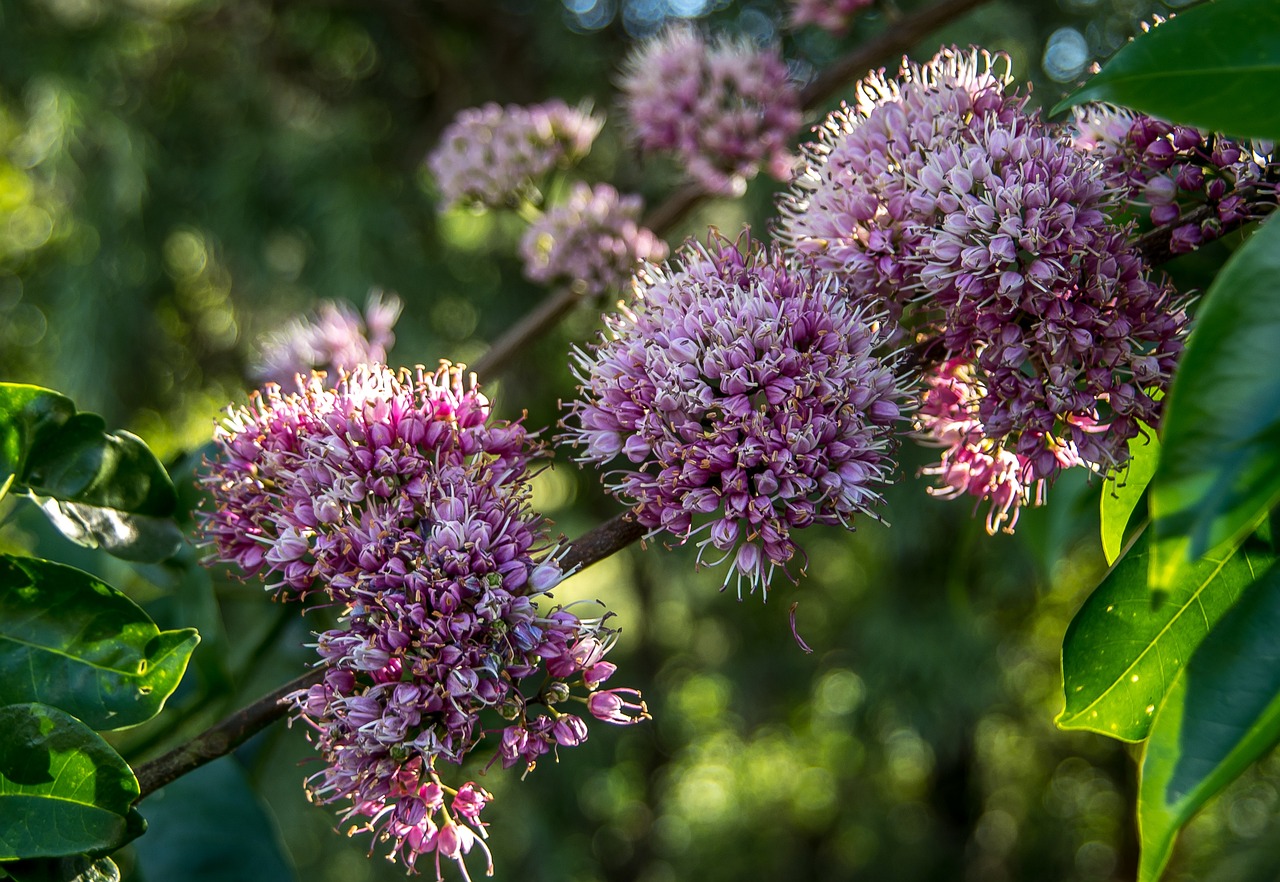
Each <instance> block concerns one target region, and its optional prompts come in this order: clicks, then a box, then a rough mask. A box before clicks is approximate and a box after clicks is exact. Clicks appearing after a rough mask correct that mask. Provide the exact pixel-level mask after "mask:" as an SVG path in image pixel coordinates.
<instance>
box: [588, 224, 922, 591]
mask: <svg viewBox="0 0 1280 882" xmlns="http://www.w3.org/2000/svg"><path fill="white" fill-rule="evenodd" d="M605 322H606V325H607V327H608V330H609V336H608V337H605V338H602V339H601V340H600V342H599V343H597V344H596V345H595V346H593V347H591V349H590V350H589V351H582V350H578V351H576V353H575V356H574V357H575V359H576V361H577V363H578V364H577V368H576V375H577V377H578V379H579V380H580V382H581V386H580V389H581V390H582V395H581V398H580V400H578V401H576V402H574V403H573V404H571V405H570V407H569V414H568V416H567V417H566V418H565V421H564V425H565V428H566V429H567V430H568V434H567V438H568V440H570V441H572V442H573V443H574V445H575V446H581V447H582V448H583V453H582V456H581V459H582V460H583V461H587V462H593V463H597V464H603V463H606V462H609V461H610V460H614V459H621V460H623V463H622V465H621V467H620V468H618V469H616V470H615V471H613V472H610V473H609V474H608V475H607V478H608V479H610V483H609V490H610V492H612V493H614V494H615V495H616V496H618V497H619V498H620V499H622V500H624V501H625V502H627V503H628V504H629V505H631V506H632V507H633V509H634V511H635V512H636V516H637V518H638V519H639V521H640V523H641V524H643V525H644V526H645V527H647V528H648V529H649V530H650V532H651V534H656V533H658V532H665V533H667V534H668V535H670V536H672V537H674V538H675V539H676V540H678V541H679V542H681V543H683V542H685V541H687V540H688V539H690V538H692V537H694V536H696V535H700V534H701V535H702V537H703V538H702V539H701V540H700V541H699V543H698V545H699V547H700V549H701V551H700V553H699V559H700V560H701V558H702V557H703V556H704V555H706V554H708V553H709V551H711V550H714V552H716V553H718V555H719V557H720V560H721V561H725V560H729V561H731V563H730V569H729V573H728V574H727V575H726V579H725V582H726V584H727V583H728V581H729V579H731V578H734V576H735V575H736V576H737V578H738V580H739V591H740V590H741V584H740V583H741V580H743V579H745V580H746V582H747V584H748V587H749V588H750V589H751V590H754V589H755V588H756V587H757V586H765V585H766V584H767V582H768V580H769V578H770V576H771V575H772V573H773V572H774V570H775V569H776V568H778V567H783V568H784V570H785V567H786V566H787V564H788V563H789V562H790V561H791V560H792V558H793V557H794V555H795V552H796V551H797V545H796V543H795V541H794V540H793V539H792V537H791V533H792V531H793V530H794V529H798V528H801V527H805V526H808V525H809V524H812V523H824V524H843V525H845V526H846V527H849V528H850V529H852V518H853V516H854V515H855V514H857V513H869V512H870V511H871V510H872V509H873V508H874V507H875V506H876V504H877V503H878V502H879V501H880V492H879V488H880V486H882V485H883V484H884V483H885V482H886V481H887V479H888V476H889V474H890V472H891V471H892V470H893V467H894V466H893V461H892V459H891V457H890V450H891V448H892V446H893V441H892V435H893V427H894V425H895V423H896V422H897V420H898V419H899V400H900V397H901V394H902V392H901V390H900V389H899V385H898V381H897V379H896V378H895V375H894V366H895V361H894V359H893V358H892V357H890V358H887V359H882V358H881V356H880V355H879V354H878V352H877V350H878V348H879V347H880V345H881V344H882V343H883V342H884V341H885V339H886V336H887V334H888V333H889V330H888V328H887V327H886V326H885V324H884V323H883V322H882V321H881V320H880V316H878V315H876V314H875V313H874V312H872V311H871V310H870V309H868V308H864V307H858V306H855V305H854V304H852V303H851V302H850V298H849V297H848V296H847V294H846V293H845V292H844V291H843V290H842V289H841V288H840V286H839V284H838V282H837V280H836V279H834V278H833V277H831V276H828V275H825V274H822V273H820V272H818V271H816V270H814V269H813V268H812V267H809V266H807V265H803V264H793V263H788V262H787V261H786V260H785V259H784V258H783V257H782V255H781V254H780V253H779V252H778V251H776V250H770V251H766V249H765V248H764V247H763V246H761V245H759V244H758V243H754V242H752V241H750V240H749V239H747V238H746V237H745V236H744V237H743V239H741V240H740V241H739V242H737V243H734V242H731V241H728V240H726V239H720V238H712V239H711V240H710V242H709V243H708V244H707V246H705V247H704V246H702V245H699V244H691V245H689V246H687V247H686V248H685V249H684V250H683V251H682V252H681V254H680V255H679V258H678V259H677V260H675V261H672V262H671V263H670V264H668V265H667V266H665V267H662V268H659V267H652V268H647V269H646V270H645V271H644V272H643V273H641V274H640V275H639V276H637V279H636V296H635V299H634V300H633V301H632V303H631V304H630V305H629V306H628V307H626V308H625V309H624V310H623V311H622V312H621V313H618V314H616V315H612V316H608V317H606V319H605Z"/></svg>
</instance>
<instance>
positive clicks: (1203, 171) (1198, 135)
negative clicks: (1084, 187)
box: [1075, 104, 1277, 254]
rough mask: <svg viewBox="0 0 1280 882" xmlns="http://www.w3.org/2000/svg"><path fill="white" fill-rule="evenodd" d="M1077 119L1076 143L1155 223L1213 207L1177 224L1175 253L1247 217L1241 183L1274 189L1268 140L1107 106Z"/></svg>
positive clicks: (1096, 107)
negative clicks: (1250, 140) (1247, 139)
mask: <svg viewBox="0 0 1280 882" xmlns="http://www.w3.org/2000/svg"><path fill="white" fill-rule="evenodd" d="M1075 123H1076V129H1077V133H1076V138H1075V143H1076V146H1077V147H1078V148H1080V149H1082V150H1086V151H1093V152H1095V153H1096V154H1097V155H1098V156H1099V157H1100V158H1101V160H1102V163H1103V165H1104V167H1105V168H1106V171H1107V174H1108V175H1109V176H1110V180H1111V181H1112V182H1113V183H1114V185H1116V186H1118V187H1120V188H1122V190H1123V192H1124V193H1125V195H1126V196H1127V198H1129V199H1130V200H1132V201H1134V202H1135V203H1138V204H1141V205H1145V206H1147V208H1148V210H1149V214H1150V217H1151V222H1152V223H1154V224H1156V225H1158V226H1163V225H1165V224H1173V223H1177V222H1178V221H1179V220H1180V219H1181V218H1182V217H1183V215H1185V214H1187V213H1188V212H1190V211H1192V210H1194V209H1196V208H1199V207H1201V206H1208V207H1209V209H1211V211H1210V213H1209V216H1208V217H1197V218H1195V219H1193V220H1191V221H1188V222H1185V223H1181V224H1178V225H1177V226H1176V227H1174V228H1173V231H1172V235H1171V237H1170V240H1169V250H1170V252H1172V253H1173V254H1183V253H1186V252H1188V251H1192V250H1194V249H1195V248H1197V247H1199V246H1200V245H1201V244H1203V243H1204V242H1209V241H1212V240H1213V239H1216V238H1218V237H1219V236H1220V235H1222V232H1223V230H1224V229H1228V230H1230V229H1234V228H1236V227H1238V226H1239V225H1240V224H1241V223H1243V222H1244V221H1246V220H1249V219H1250V211H1251V209H1250V204H1249V200H1248V198H1247V195H1246V193H1244V192H1243V190H1242V188H1243V187H1246V186H1249V185H1262V186H1267V187H1269V188H1270V189H1271V190H1272V191H1274V189H1275V184H1276V172H1277V170H1276V168H1275V167H1274V159H1273V156H1272V154H1271V148H1270V146H1269V145H1250V144H1245V143H1241V142H1238V141H1233V140H1231V139H1230V138H1225V137H1223V136H1221V135H1215V134H1212V133H1208V134H1206V133H1204V132H1201V131H1199V130H1197V129H1193V128H1190V127H1188V126H1175V125H1170V124H1169V123H1166V122H1164V121H1162V120H1158V119H1153V118H1152V117H1149V116H1146V115H1144V114H1140V113H1134V112H1132V111H1129V110H1123V109H1120V108H1116V107H1111V106H1108V105H1102V104H1092V105H1087V106H1085V107H1081V108H1076V112H1075Z"/></svg>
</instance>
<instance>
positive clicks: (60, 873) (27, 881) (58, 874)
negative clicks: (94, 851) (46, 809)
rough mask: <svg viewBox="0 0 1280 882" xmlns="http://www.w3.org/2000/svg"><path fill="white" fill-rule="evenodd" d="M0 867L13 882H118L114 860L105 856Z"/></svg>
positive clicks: (85, 856) (17, 862)
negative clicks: (95, 858)
mask: <svg viewBox="0 0 1280 882" xmlns="http://www.w3.org/2000/svg"><path fill="white" fill-rule="evenodd" d="M0 868H2V869H3V872H6V873H8V874H9V876H8V878H10V879H13V880H14V882H120V869H119V868H118V867H117V866H116V865H115V861H113V860H111V858H106V857H104V858H98V859H97V860H94V859H93V858H91V857H89V856H88V855H83V854H80V855H76V856H75V857H65V858H32V859H30V860H25V861H11V862H9V863H6V864H3V865H0ZM0 878H4V877H0Z"/></svg>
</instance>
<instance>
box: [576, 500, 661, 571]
mask: <svg viewBox="0 0 1280 882" xmlns="http://www.w3.org/2000/svg"><path fill="white" fill-rule="evenodd" d="M647 532H648V530H646V529H645V528H644V527H642V526H640V525H639V524H638V523H636V520H635V518H634V517H632V515H631V512H629V511H628V512H623V513H622V514H620V515H618V516H616V517H614V518H611V519H609V520H607V521H605V522H604V523H603V524H601V525H600V526H598V527H595V528H593V529H591V530H589V531H588V532H586V533H583V534H582V535H581V536H579V537H578V538H577V539H575V540H573V541H572V542H570V543H569V549H568V551H566V552H565V555H564V556H563V557H562V558H560V566H561V568H562V569H563V570H564V571H565V572H566V573H568V572H574V571H576V570H580V569H584V568H586V567H589V566H591V565H592V564H593V563H596V562H597V561H601V560H604V559H605V558H606V557H608V556H609V555H611V554H615V553H617V552H619V551H621V550H622V549H624V548H626V547H627V546H628V545H630V544H631V543H633V542H636V541H637V540H639V539H641V538H643V536H644V534H645V533H647Z"/></svg>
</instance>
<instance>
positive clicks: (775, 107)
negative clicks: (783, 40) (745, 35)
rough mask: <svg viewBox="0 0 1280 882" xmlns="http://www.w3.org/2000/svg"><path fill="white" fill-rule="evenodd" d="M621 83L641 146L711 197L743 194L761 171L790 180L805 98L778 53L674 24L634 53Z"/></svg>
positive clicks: (635, 134) (623, 101)
mask: <svg viewBox="0 0 1280 882" xmlns="http://www.w3.org/2000/svg"><path fill="white" fill-rule="evenodd" d="M619 85H620V87H621V89H622V92H623V98H622V103H623V108H624V110H625V112H626V114H627V119H628V122H629V125H630V129H631V135H632V139H633V140H634V141H635V143H636V146H638V147H639V148H640V149H641V150H642V151H643V152H645V153H654V152H661V153H669V154H672V155H674V157H675V159H676V161H677V162H678V163H680V164H681V166H682V167H684V168H685V169H687V171H688V172H689V174H690V176H692V177H693V179H694V180H695V181H696V182H697V183H698V184H699V185H701V186H702V187H703V188H704V189H706V190H707V192H709V193H717V194H726V195H736V194H740V193H741V192H742V191H743V189H744V188H745V187H746V182H747V181H749V180H751V179H752V178H754V177H755V176H756V174H757V173H758V172H759V170H760V169H761V168H764V169H766V170H767V171H768V172H769V173H770V174H772V175H773V176H774V177H776V178H778V179H779V180H784V181H785V180H787V179H789V178H790V176H791V159H790V156H789V153H788V149H787V148H788V144H789V142H790V140H791V138H792V136H793V135H794V134H795V133H796V131H797V130H799V128H800V122H801V116H800V98H799V92H798V90H797V89H796V86H795V83H793V82H792V81H791V78H790V75H789V74H788V72H787V66H786V64H785V63H784V62H783V60H782V58H781V56H780V55H779V54H778V52H777V50H775V49H761V48H758V47H756V46H754V45H752V44H750V43H749V42H745V41H729V40H723V39H722V40H719V41H717V42H714V43H709V42H708V41H707V39H706V38H705V37H703V36H702V34H701V33H700V32H699V31H697V30H696V29H695V28H693V27H691V26H673V27H670V28H668V29H667V30H666V31H664V32H663V33H662V34H660V35H658V36H656V37H653V38H651V39H649V40H648V41H646V42H644V43H642V44H641V45H639V46H638V47H637V48H636V50H635V51H634V52H632V54H631V55H630V56H629V57H628V59H627V60H626V62H625V63H624V68H623V76H622V79H621V81H620V83H619Z"/></svg>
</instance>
